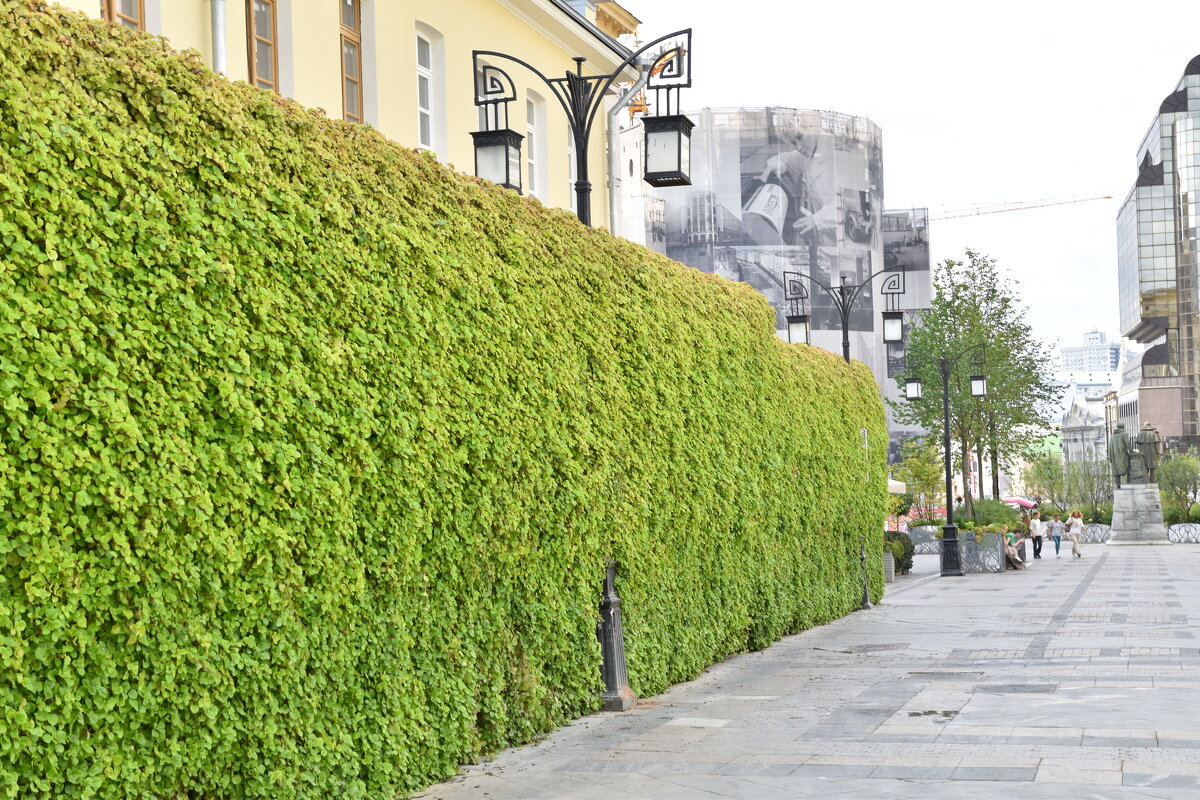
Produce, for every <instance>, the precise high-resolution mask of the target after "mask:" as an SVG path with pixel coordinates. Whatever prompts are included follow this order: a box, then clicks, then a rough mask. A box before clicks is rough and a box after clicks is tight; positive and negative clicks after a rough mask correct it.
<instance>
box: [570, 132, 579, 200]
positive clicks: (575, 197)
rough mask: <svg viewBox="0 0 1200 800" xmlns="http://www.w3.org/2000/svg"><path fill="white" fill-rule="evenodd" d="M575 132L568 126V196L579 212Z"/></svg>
mask: <svg viewBox="0 0 1200 800" xmlns="http://www.w3.org/2000/svg"><path fill="white" fill-rule="evenodd" d="M576 155H577V154H576V150H575V133H574V132H573V131H572V130H571V126H570V125H568V126H567V197H568V198H569V203H570V208H571V210H572V211H574V212H575V213H576V214H578V213H579V196H578V195H577V194H576V193H575V181H577V180H579V165H578V164H577V163H576V161H575V159H576Z"/></svg>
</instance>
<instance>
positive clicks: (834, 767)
mask: <svg viewBox="0 0 1200 800" xmlns="http://www.w3.org/2000/svg"><path fill="white" fill-rule="evenodd" d="M877 766H878V765H876V764H817V763H813V762H809V763H807V764H801V765H800V766H798V767H796V770H795V771H794V772H793V773H792V776H793V777H810V778H826V779H842V778H865V777H867V776H868V775H870V774H871V773H872V772H874V771H875V768H876V767H877Z"/></svg>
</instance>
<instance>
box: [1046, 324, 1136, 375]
mask: <svg viewBox="0 0 1200 800" xmlns="http://www.w3.org/2000/svg"><path fill="white" fill-rule="evenodd" d="M1059 353H1060V355H1061V356H1062V370H1063V371H1064V372H1111V371H1113V370H1115V369H1116V368H1117V362H1118V361H1120V359H1121V345H1120V344H1118V343H1116V342H1110V341H1108V336H1106V335H1105V334H1104V333H1102V332H1101V331H1089V332H1088V333H1085V334H1084V335H1083V344H1082V345H1080V346H1078V347H1063V348H1060V349H1059Z"/></svg>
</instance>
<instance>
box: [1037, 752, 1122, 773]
mask: <svg viewBox="0 0 1200 800" xmlns="http://www.w3.org/2000/svg"><path fill="white" fill-rule="evenodd" d="M1122 763H1123V762H1122V761H1121V760H1120V759H1115V758H1114V759H1103V758H1093V759H1086V758H1073V757H1071V756H1066V755H1064V756H1059V757H1055V756H1047V757H1046V758H1043V759H1042V763H1041V766H1043V767H1072V768H1074V769H1100V770H1116V771H1118V772H1120V771H1121V765H1122Z"/></svg>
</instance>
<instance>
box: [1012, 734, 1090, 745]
mask: <svg viewBox="0 0 1200 800" xmlns="http://www.w3.org/2000/svg"><path fill="white" fill-rule="evenodd" d="M1079 741H1080V740H1079V739H1078V738H1076V737H1072V738H1065V737H1064V738H1061V739H1055V738H1053V737H1050V736H1010V737H1008V742H1007V744H1027V745H1032V746H1034V747H1078V746H1079Z"/></svg>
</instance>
